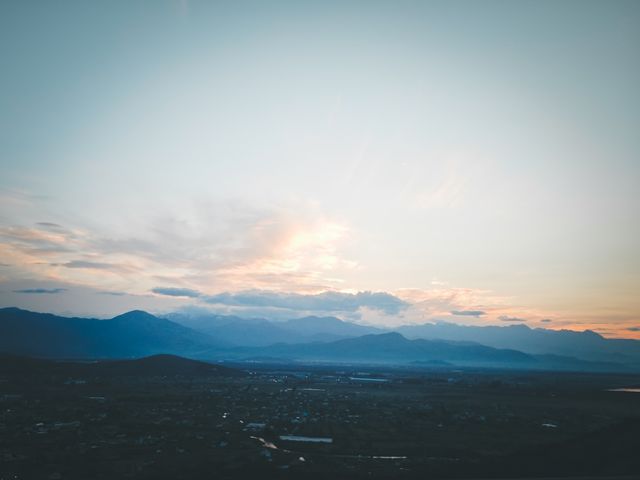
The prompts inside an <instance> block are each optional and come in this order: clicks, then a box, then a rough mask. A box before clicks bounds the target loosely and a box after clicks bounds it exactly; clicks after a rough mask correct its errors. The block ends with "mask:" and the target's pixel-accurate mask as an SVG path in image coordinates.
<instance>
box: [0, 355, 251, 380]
mask: <svg viewBox="0 0 640 480" xmlns="http://www.w3.org/2000/svg"><path fill="white" fill-rule="evenodd" d="M0 374H3V375H8V376H24V377H28V376H32V375H58V376H75V377H78V376H80V377H88V378H89V377H110V376H116V377H138V378H139V377H175V376H181V377H206V376H212V377H219V376H243V375H245V373H244V372H242V371H240V370H236V369H233V368H228V367H223V366H221V365H214V364H211V363H206V362H200V361H197V360H191V359H188V358H183V357H179V356H176V355H166V354H162V355H152V356H150V357H143V358H138V359H133V360H102V361H95V362H73V361H58V360H45V359H37V358H30V357H21V356H17V355H0Z"/></svg>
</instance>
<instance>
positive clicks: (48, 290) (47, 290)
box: [13, 288, 67, 293]
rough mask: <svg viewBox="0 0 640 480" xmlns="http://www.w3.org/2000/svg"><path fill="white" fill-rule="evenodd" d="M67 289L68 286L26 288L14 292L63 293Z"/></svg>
mask: <svg viewBox="0 0 640 480" xmlns="http://www.w3.org/2000/svg"><path fill="white" fill-rule="evenodd" d="M66 291H67V289H66V288H24V289H22V290H14V291H13V293H62V292H66Z"/></svg>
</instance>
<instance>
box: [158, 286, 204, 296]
mask: <svg viewBox="0 0 640 480" xmlns="http://www.w3.org/2000/svg"><path fill="white" fill-rule="evenodd" d="M151 291H152V292H153V293H156V294H158V295H166V296H168V297H189V298H198V297H200V296H201V293H200V292H198V291H197V290H192V289H190V288H173V287H156V288H152V289H151Z"/></svg>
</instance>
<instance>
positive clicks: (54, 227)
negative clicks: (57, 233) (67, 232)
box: [36, 222, 64, 230]
mask: <svg viewBox="0 0 640 480" xmlns="http://www.w3.org/2000/svg"><path fill="white" fill-rule="evenodd" d="M36 225H37V226H38V227H42V228H46V229H51V230H64V227H63V226H62V225H60V224H59V223H54V222H36Z"/></svg>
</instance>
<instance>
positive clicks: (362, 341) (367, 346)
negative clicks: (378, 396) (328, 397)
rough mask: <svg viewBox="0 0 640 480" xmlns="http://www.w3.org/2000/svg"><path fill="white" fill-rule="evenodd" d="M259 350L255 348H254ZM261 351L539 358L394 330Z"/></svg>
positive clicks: (379, 357) (318, 357)
mask: <svg viewBox="0 0 640 480" xmlns="http://www.w3.org/2000/svg"><path fill="white" fill-rule="evenodd" d="M256 350H257V349H253V351H254V352H255V351H256ZM259 351H260V354H261V355H270V356H274V357H288V358H291V359H296V360H310V361H341V362H344V361H349V362H373V363H398V362H400V363H409V362H416V361H422V362H452V363H457V364H483V365H494V364H495V365H503V366H504V365H513V366H516V365H520V366H522V365H527V364H535V363H536V362H537V361H536V359H535V358H533V357H531V356H530V355H526V354H524V353H522V352H517V351H515V350H498V349H495V348H490V347H485V346H483V345H472V344H456V343H451V342H444V341H429V340H408V339H406V338H405V337H403V336H402V335H400V334H399V333H395V332H391V333H384V334H378V335H364V336H361V337H355V338H348V339H343V340H337V341H334V342H328V343H310V344H301V345H284V344H280V345H272V346H270V347H266V348H263V349H259ZM254 355H255V353H254Z"/></svg>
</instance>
